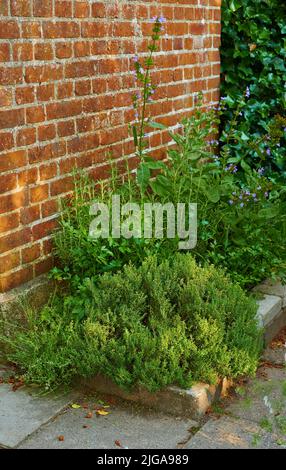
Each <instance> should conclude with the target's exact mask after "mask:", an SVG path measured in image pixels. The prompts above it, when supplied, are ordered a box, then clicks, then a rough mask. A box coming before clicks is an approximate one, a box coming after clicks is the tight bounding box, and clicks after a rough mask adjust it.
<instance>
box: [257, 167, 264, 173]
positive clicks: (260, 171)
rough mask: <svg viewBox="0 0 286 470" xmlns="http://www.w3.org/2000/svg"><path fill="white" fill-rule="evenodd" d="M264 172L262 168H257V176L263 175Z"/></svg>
mask: <svg viewBox="0 0 286 470" xmlns="http://www.w3.org/2000/svg"><path fill="white" fill-rule="evenodd" d="M264 171H265V169H264V168H258V170H257V173H258V174H259V175H263V173H264Z"/></svg>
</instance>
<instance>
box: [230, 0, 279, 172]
mask: <svg viewBox="0 0 286 470" xmlns="http://www.w3.org/2000/svg"><path fill="white" fill-rule="evenodd" d="M285 46H286V4H285V2H281V1H280V0H224V1H223V2H222V47H221V62H222V85H221V89H222V95H224V96H226V97H228V99H229V107H228V108H227V109H225V112H224V116H223V122H222V130H226V132H227V131H228V127H229V125H230V123H231V121H232V119H233V117H234V115H235V109H236V103H237V102H238V101H244V102H245V105H244V106H243V108H242V109H241V115H240V116H239V119H238V120H237V125H236V135H237V137H238V139H239V142H236V143H235V142H232V143H231V149H232V152H233V153H234V154H237V153H238V154H239V153H240V152H241V150H242V151H245V150H246V151H248V161H249V163H250V164H251V165H253V166H254V167H255V166H257V165H260V163H261V156H262V155H263V154H264V160H265V162H264V166H265V167H266V169H267V171H268V172H269V173H270V174H271V172H274V173H275V172H278V173H280V175H281V176H282V177H283V179H284V181H285V177H286V166H285V162H286V132H285V131H284V132H283V128H286V125H285V122H286V120H285V118H286V116H285V107H286V98H285V97H286V95H285V82H286V65H285V64H286V47H285ZM246 90H247V96H248V97H249V98H248V99H247V100H245V93H246ZM276 115H281V116H283V115H284V125H283V127H282V125H281V126H280V129H279V130H280V132H281V130H282V133H281V135H280V139H279V142H278V143H280V145H278V146H277V141H276V140H275V139H274V140H272V139H270V140H265V139H264V138H263V136H268V137H269V125H271V126H273V125H277V123H279V119H281V118H279V116H277V117H278V121H277V119H275V116H276ZM281 124H282V122H281ZM259 139H260V142H259V147H260V151H259V152H257V150H256V149H253V148H251V142H252V141H253V140H255V141H256V142H258V140H259ZM269 150H270V151H269ZM266 151H267V153H266Z"/></svg>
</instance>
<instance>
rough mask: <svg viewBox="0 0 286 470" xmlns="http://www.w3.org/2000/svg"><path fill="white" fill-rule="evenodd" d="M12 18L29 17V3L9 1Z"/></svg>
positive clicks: (26, 0)
mask: <svg viewBox="0 0 286 470" xmlns="http://www.w3.org/2000/svg"><path fill="white" fill-rule="evenodd" d="M11 14H12V16H30V15H31V3H30V2H29V1H28V0H11Z"/></svg>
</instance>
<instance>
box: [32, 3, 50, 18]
mask: <svg viewBox="0 0 286 470" xmlns="http://www.w3.org/2000/svg"><path fill="white" fill-rule="evenodd" d="M33 13H34V16H44V17H46V16H49V17H51V16H52V14H53V0H44V1H43V0H33Z"/></svg>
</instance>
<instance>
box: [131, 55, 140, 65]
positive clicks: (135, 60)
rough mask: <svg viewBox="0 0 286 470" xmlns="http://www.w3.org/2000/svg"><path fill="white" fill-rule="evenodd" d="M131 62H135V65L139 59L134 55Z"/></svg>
mask: <svg viewBox="0 0 286 470" xmlns="http://www.w3.org/2000/svg"><path fill="white" fill-rule="evenodd" d="M132 60H133V62H135V63H136V62H139V57H138V55H136V56H135V57H133V59H132Z"/></svg>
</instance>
